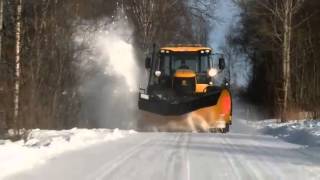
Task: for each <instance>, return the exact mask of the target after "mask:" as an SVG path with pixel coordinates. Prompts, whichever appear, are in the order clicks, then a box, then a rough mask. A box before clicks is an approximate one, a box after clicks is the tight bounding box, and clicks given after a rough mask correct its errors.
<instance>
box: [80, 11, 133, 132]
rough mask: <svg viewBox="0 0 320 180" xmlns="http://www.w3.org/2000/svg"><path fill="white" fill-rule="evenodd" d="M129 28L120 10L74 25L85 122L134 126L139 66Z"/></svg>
mask: <svg viewBox="0 0 320 180" xmlns="http://www.w3.org/2000/svg"><path fill="white" fill-rule="evenodd" d="M132 32H133V31H132V28H131V27H130V24H129V23H128V21H127V18H126V16H125V15H123V14H119V15H118V16H117V17H116V18H114V19H113V20H110V19H101V20H99V21H94V22H91V21H86V22H81V25H79V26H77V31H76V35H75V38H74V39H75V43H76V45H77V47H78V48H80V51H79V53H78V54H76V56H77V57H78V59H79V60H80V62H81V69H82V71H83V74H84V75H83V76H84V77H83V82H82V86H81V87H80V92H81V94H82V95H83V103H82V104H83V107H82V113H83V118H84V124H85V126H93V127H99V128H101V127H103V128H122V129H128V128H134V126H135V123H136V122H135V116H136V109H137V107H136V97H137V95H136V93H137V90H138V76H139V68H138V65H137V61H136V55H135V50H134V47H133V45H132V37H133V36H132Z"/></svg>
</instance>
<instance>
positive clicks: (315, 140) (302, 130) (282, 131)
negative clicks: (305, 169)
mask: <svg viewBox="0 0 320 180" xmlns="http://www.w3.org/2000/svg"><path fill="white" fill-rule="evenodd" d="M247 124H249V125H250V126H253V127H255V128H257V129H258V130H259V131H260V132H262V133H263V134H268V135H272V136H275V137H279V138H281V139H284V140H286V141H288V142H290V143H295V144H300V145H305V146H310V147H318V146H320V121H319V120H303V121H290V122H287V123H278V122H277V120H275V119H273V120H264V121H247Z"/></svg>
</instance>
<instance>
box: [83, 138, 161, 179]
mask: <svg viewBox="0 0 320 180" xmlns="http://www.w3.org/2000/svg"><path fill="white" fill-rule="evenodd" d="M156 137H157V136H156ZM156 137H153V138H148V139H146V140H144V141H143V142H142V143H139V144H138V145H135V146H133V147H132V148H130V149H129V150H126V151H124V152H122V153H121V154H119V155H118V156H116V157H115V158H113V159H112V160H110V161H108V162H107V163H105V164H103V165H102V166H101V167H100V168H99V169H98V170H97V171H95V172H94V173H91V174H90V175H89V176H88V177H86V178H85V179H88V180H92V179H95V180H102V179H104V178H105V177H106V176H107V175H108V174H110V173H111V172H112V171H114V170H115V169H117V168H118V167H119V166H121V165H122V164H123V163H124V162H125V161H126V160H128V159H130V158H131V157H133V156H134V155H135V154H136V153H138V152H139V151H140V149H141V147H142V146H144V145H146V144H148V143H150V142H151V141H152V140H154V139H156Z"/></svg>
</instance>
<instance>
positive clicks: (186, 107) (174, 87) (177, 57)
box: [138, 44, 232, 133]
mask: <svg viewBox="0 0 320 180" xmlns="http://www.w3.org/2000/svg"><path fill="white" fill-rule="evenodd" d="M225 66H226V63H225V59H224V57H223V55H221V54H216V53H213V51H212V49H211V48H209V47H205V46H202V45H197V44H195V45H168V46H166V47H162V48H160V49H159V50H156V48H155V46H154V47H153V52H152V57H151V58H149V57H148V58H146V61H145V67H146V69H147V70H148V72H149V73H148V74H149V80H148V84H147V88H146V89H142V88H140V92H139V101H138V105H139V109H140V110H142V111H143V113H144V115H143V117H144V118H145V121H161V120H167V121H168V120H172V121H174V122H180V121H184V122H185V123H186V124H188V126H190V127H191V129H192V130H194V131H204V132H217V131H218V132H222V133H227V132H228V131H229V126H230V125H231V124H232V98H231V92H230V90H229V86H230V78H229V77H230V76H227V75H226V74H227V73H225V69H226V67H225ZM221 77H222V78H221Z"/></svg>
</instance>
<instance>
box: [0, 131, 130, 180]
mask: <svg viewBox="0 0 320 180" xmlns="http://www.w3.org/2000/svg"><path fill="white" fill-rule="evenodd" d="M134 133H135V132H134V131H120V130H119V129H115V130H108V129H94V130H87V129H76V128H75V129H71V130H63V131H52V130H38V129H37V130H32V131H31V132H30V134H29V135H28V138H27V139H26V140H25V141H22V140H21V141H18V142H11V141H3V140H2V141H0V169H1V172H0V179H3V178H4V177H7V176H9V175H12V174H14V173H17V172H21V171H24V170H28V169H31V168H33V167H34V166H37V165H40V164H43V163H45V162H46V161H48V160H49V159H51V158H54V157H56V156H58V155H59V154H61V153H64V152H67V151H72V150H77V149H81V148H86V147H88V146H90V145H94V144H97V143H102V142H106V141H112V140H117V139H119V138H123V137H125V136H127V135H130V134H134Z"/></svg>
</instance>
